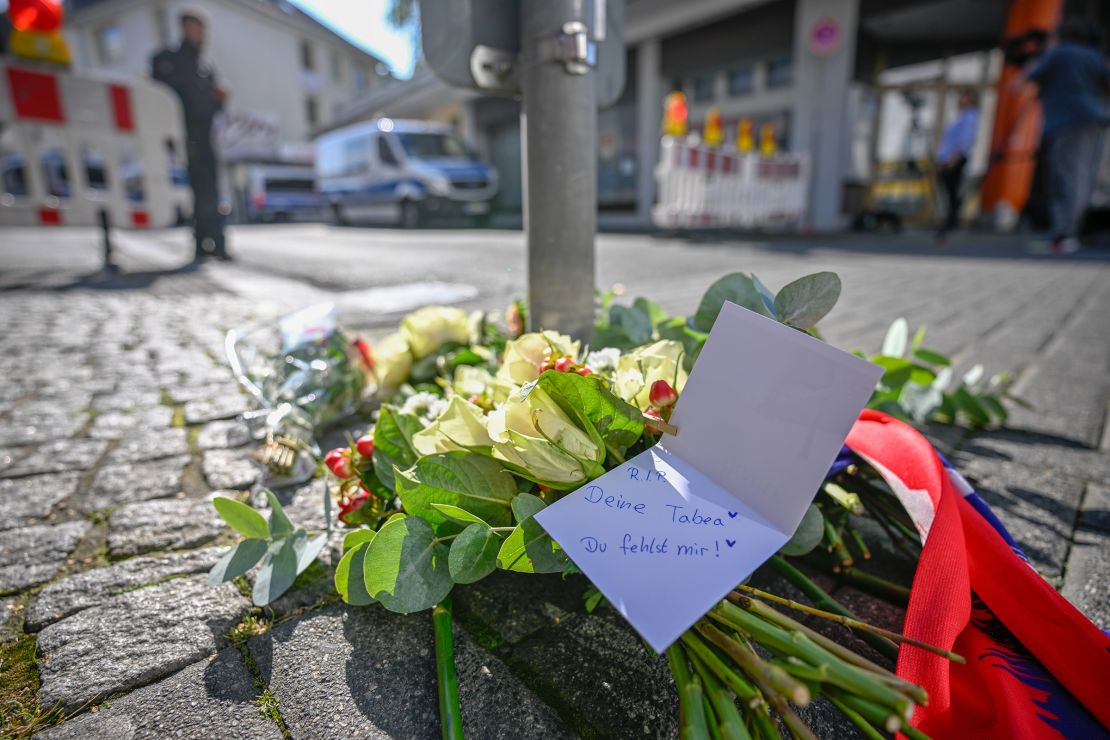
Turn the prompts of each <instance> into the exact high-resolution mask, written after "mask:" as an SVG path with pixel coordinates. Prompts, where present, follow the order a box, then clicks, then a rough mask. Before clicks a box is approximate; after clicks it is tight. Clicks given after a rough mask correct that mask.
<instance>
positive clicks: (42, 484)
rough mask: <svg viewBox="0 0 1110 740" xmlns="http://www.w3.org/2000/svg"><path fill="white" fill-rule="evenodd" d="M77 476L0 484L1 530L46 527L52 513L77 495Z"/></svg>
mask: <svg viewBox="0 0 1110 740" xmlns="http://www.w3.org/2000/svg"><path fill="white" fill-rule="evenodd" d="M79 479H80V475H79V474H78V473H57V474H53V475H34V476H30V477H27V478H8V479H6V480H0V512H2V513H0V530H3V529H12V528H14V527H23V526H26V525H29V524H45V523H46V520H47V515H48V514H49V513H50V510H51V509H53V508H54V507H55V506H57V505H58V503H60V502H61V501H63V500H64V499H66V498H67V497H69V496H72V495H73V494H74V493H76V491H77V483H78V481H79Z"/></svg>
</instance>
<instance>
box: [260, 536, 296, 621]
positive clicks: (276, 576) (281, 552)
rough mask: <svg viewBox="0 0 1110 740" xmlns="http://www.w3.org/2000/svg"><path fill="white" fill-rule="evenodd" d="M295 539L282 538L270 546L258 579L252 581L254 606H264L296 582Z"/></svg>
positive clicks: (263, 559)
mask: <svg viewBox="0 0 1110 740" xmlns="http://www.w3.org/2000/svg"><path fill="white" fill-rule="evenodd" d="M295 539H296V538H295V537H283V538H282V539H280V540H278V541H277V542H274V543H273V544H272V545H270V549H269V550H268V551H267V552H266V556H265V557H264V558H262V566H261V567H260V568H259V569H258V577H257V578H255V580H254V590H253V592H252V593H251V597H252V600H253V601H254V605H255V606H266V605H267V604H269V603H270V602H271V601H273V600H274V599H276V598H277V597H279V596H281V595H282V594H283V593H285V592H286V591H288V590H289V587H290V586H292V585H293V581H295V580H297V553H296V550H295V549H294V545H293V541H294V540H295Z"/></svg>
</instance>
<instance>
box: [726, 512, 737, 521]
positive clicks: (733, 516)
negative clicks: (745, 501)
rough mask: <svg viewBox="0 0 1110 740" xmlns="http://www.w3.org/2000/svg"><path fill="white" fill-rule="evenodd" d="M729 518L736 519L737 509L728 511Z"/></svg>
mask: <svg viewBox="0 0 1110 740" xmlns="http://www.w3.org/2000/svg"><path fill="white" fill-rule="evenodd" d="M728 518H729V519H735V518H736V512H735V511H730V512H729V513H728Z"/></svg>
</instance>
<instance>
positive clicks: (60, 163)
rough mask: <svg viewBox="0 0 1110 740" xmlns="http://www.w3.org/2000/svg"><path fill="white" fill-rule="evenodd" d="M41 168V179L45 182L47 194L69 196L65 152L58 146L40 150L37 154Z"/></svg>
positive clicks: (58, 196) (56, 196)
mask: <svg viewBox="0 0 1110 740" xmlns="http://www.w3.org/2000/svg"><path fill="white" fill-rule="evenodd" d="M39 166H40V167H41V168H42V181H43V182H44V183H46V193H47V195H53V196H54V197H55V198H68V197H69V170H68V168H67V167H66V159H65V152H64V150H63V149H62V148H61V147H60V146H52V147H48V148H46V149H43V150H42V154H40V155H39Z"/></svg>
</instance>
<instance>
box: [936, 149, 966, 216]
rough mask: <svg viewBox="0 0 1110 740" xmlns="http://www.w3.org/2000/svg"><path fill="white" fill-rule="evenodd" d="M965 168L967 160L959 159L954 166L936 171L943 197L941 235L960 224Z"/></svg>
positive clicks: (964, 158)
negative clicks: (961, 187) (943, 211)
mask: <svg viewBox="0 0 1110 740" xmlns="http://www.w3.org/2000/svg"><path fill="white" fill-rule="evenodd" d="M965 167H967V158H966V157H960V158H959V160H957V161H956V163H955V164H953V165H951V166H950V167H943V168H941V169H940V170H938V171H937V179H938V180H939V181H940V186H941V188H943V190H944V195H945V213H944V225H943V226H941V227H940V233H941V235H944V234H947V233H948V232H949V231H951V230H952V229H954V228H956V227H957V226H959V224H960V206H962V205H963V201H964V199H963V194H962V193H961V192H960V186H961V185H962V184H963V180H964V168H965Z"/></svg>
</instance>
